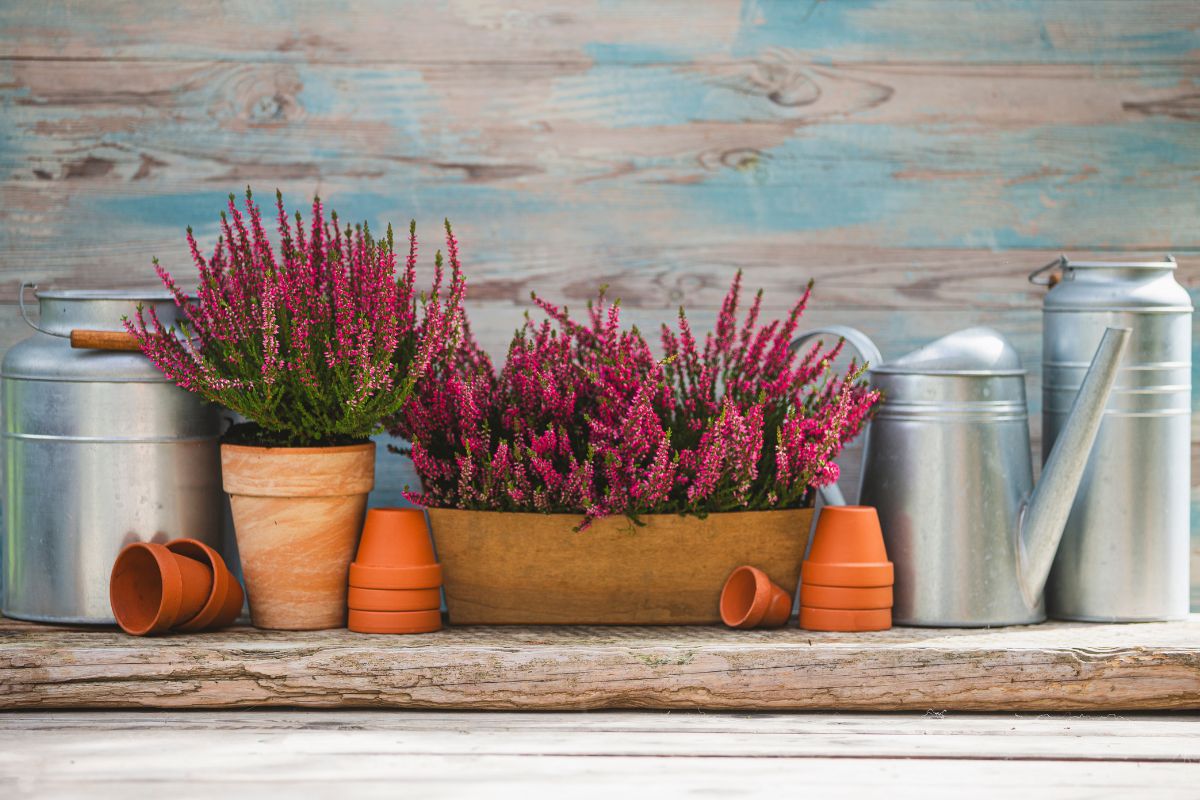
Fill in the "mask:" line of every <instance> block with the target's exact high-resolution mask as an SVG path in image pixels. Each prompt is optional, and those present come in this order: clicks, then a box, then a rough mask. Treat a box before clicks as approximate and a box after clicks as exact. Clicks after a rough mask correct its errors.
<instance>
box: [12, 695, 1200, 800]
mask: <svg viewBox="0 0 1200 800" xmlns="http://www.w3.org/2000/svg"><path fill="white" fill-rule="evenodd" d="M1198 727H1200V722H1197V720H1195V719H1181V718H1177V717H1163V716H1161V715H1159V716H1147V715H1139V716H1134V717H1129V718H1126V717H1122V718H1118V717H1115V716H1114V715H1107V716H1105V717H1086V716H1079V715H1070V716H1051V715H1040V716H1038V717H1036V718H1035V717H1029V716H1021V715H1012V714H1005V715H993V716H980V715H967V716H964V715H953V714H948V715H942V714H936V715H928V714H927V715H920V716H916V715H896V714H889V715H882V714H866V715H863V714H855V715H812V714H802V715H797V714H788V715H767V714H742V715H736V716H734V715H729V714H689V713H681V712H675V713H670V714H651V713H645V712H622V713H593V714H573V715H562V714H545V713H539V714H513V713H502V712H501V713H493V714H483V715H481V714H472V713H442V712H422V713H413V712H396V711H387V712H338V711H324V712H295V711H293V712H244V711H241V712H228V711H227V712H221V713H204V712H190V713H188V714H179V713H178V712H175V713H163V712H145V711H143V712H138V713H136V714H130V713H122V712H112V711H109V712H104V713H99V714H95V713H93V714H88V713H78V712H72V713H53V714H47V713H44V712H37V713H32V714H29V713H7V714H4V715H0V786H3V787H4V788H5V789H6V795H5V796H6V797H13V798H25V797H37V798H48V797H50V798H56V797H63V798H75V797H80V796H84V795H86V796H88V797H102V798H107V797H113V798H120V799H121V800H130V798H141V797H146V798H161V797H163V796H171V797H212V796H214V795H223V796H228V795H230V794H231V793H232V794H235V795H238V796H241V795H246V796H254V797H270V798H273V797H287V798H291V797H295V796H297V795H298V794H299V795H302V796H304V797H321V798H324V797H330V798H345V797H347V796H353V797H376V796H379V797H388V798H392V797H395V796H396V793H397V792H398V791H403V792H404V793H405V794H408V795H417V796H421V797H461V796H463V795H465V794H487V795H488V796H497V795H499V796H518V795H519V796H521V797H537V798H540V797H553V798H559V797H562V796H563V793H564V786H567V787H569V790H568V791H569V794H570V796H571V797H573V798H574V797H584V798H604V799H605V800H607V799H608V798H611V797H612V796H614V794H620V793H629V794H631V796H635V797H641V796H646V795H654V796H660V795H661V796H671V797H674V796H681V795H686V796H693V795H694V796H702V795H711V794H720V795H729V796H739V797H742V796H751V797H759V796H762V797H768V796H770V797H774V796H777V795H778V794H779V791H780V790H779V787H781V786H797V787H803V788H804V789H805V790H806V791H810V792H824V793H831V794H840V795H846V794H852V796H857V795H858V794H860V793H861V794H864V795H865V794H870V795H871V796H884V795H891V796H908V795H910V794H911V795H917V794H919V796H921V797H923V798H961V797H962V796H964V795H966V794H969V796H971V797H979V798H991V797H1000V798H1009V797H1012V796H1014V795H1018V794H1019V795H1020V796H1022V797H1030V798H1041V797H1047V798H1055V800H1058V799H1059V798H1095V797H1110V796H1111V797H1128V796H1135V797H1139V798H1141V797H1155V798H1159V797H1180V798H1191V797H1194V795H1195V782H1196V776H1197V774H1198V773H1200V767H1198V766H1197V764H1196V759H1197V755H1198V752H1197V741H1198V739H1197V733H1196V731H1197V728H1198ZM852 790H853V792H852Z"/></svg>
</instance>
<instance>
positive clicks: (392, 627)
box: [346, 609, 442, 635]
mask: <svg viewBox="0 0 1200 800" xmlns="http://www.w3.org/2000/svg"><path fill="white" fill-rule="evenodd" d="M346 627H348V628H349V629H350V630H351V631H353V632H355V633H368V634H371V633H374V634H398V635H404V634H414V633H434V632H436V631H440V630H441V629H442V612H441V610H435V609H429V610H426V611H359V610H357V609H350V613H349V615H348V618H347V622H346ZM370 628H375V630H370Z"/></svg>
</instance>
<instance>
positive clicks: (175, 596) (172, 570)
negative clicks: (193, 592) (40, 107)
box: [108, 542, 183, 636]
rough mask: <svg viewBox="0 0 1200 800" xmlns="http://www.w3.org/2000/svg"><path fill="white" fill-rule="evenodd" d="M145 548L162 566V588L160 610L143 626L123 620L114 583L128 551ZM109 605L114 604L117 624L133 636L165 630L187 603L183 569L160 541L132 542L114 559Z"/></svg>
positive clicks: (113, 608) (160, 566) (160, 574)
mask: <svg viewBox="0 0 1200 800" xmlns="http://www.w3.org/2000/svg"><path fill="white" fill-rule="evenodd" d="M135 550H136V551H145V552H147V553H149V554H150V556H151V558H153V559H154V561H155V563H156V564H157V566H158V571H159V583H160V586H161V591H160V593H159V599H158V610H157V611H156V612H155V614H154V617H153V618H152V619H151V620H150V624H149V625H146V626H141V627H130V626H129V625H128V624H126V623H125V622H122V621H121V613H120V612H119V611H118V610H117V604H116V603H114V602H113V597H112V583H113V578H115V577H116V575H117V567H119V566H120V565H121V561H122V560H123V559H124V558H125V557H126V556H125V554H126V553H129V552H133V551H135ZM108 580H109V590H108V595H109V606H110V607H111V608H112V611H113V617H114V618H116V620H117V625H119V626H120V628H121V630H123V631H125V632H126V633H128V634H130V635H131V636H146V635H149V634H154V633H163V632H165V631H167V630H169V629H170V628H171V626H172V625H174V624H175V618H176V617H178V616H179V609H180V607H181V606H182V604H183V575H182V573H180V571H179V566H178V565H177V564H176V563H175V561H174V557H173V556H171V552H170V551H169V550H168V549H167V548H166V547H164V546H163V545H161V544H158V543H157V542H130V543H129V544H127V545H125V546H124V547H122V548H121V552H120V553H118V554H117V560H116V561H115V562H113V568H112V572H111V573H110V574H109V579H108Z"/></svg>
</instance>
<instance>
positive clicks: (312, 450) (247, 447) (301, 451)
mask: <svg viewBox="0 0 1200 800" xmlns="http://www.w3.org/2000/svg"><path fill="white" fill-rule="evenodd" d="M221 449H222V450H226V449H228V450H243V451H246V452H255V453H257V452H262V451H267V452H270V453H287V454H289V455H297V456H307V455H314V454H315V455H319V454H321V453H326V454H328V453H353V452H356V451H360V450H363V449H370V450H374V449H375V443H374V442H362V443H360V444H339V445H334V446H332V447H265V446H262V445H256V444H225V443H222V444H221Z"/></svg>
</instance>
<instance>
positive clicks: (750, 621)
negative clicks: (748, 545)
mask: <svg viewBox="0 0 1200 800" xmlns="http://www.w3.org/2000/svg"><path fill="white" fill-rule="evenodd" d="M747 574H748V575H750V576H751V578H753V580H754V596H753V597H752V598H751V599H750V603H749V604H748V605H747V606H746V608H745V611H744V613H743V614H742V615H741V616H740V617H733V616H732V615H729V616H726V607H725V598H726V593H727V592H728V591H730V587H731V586H732V584H733V582H734V581H735V580H737V579H738V576H739V575H747ZM720 604H721V605H720V612H721V621H722V622H724V623H725V624H726V625H728V626H729V627H731V628H754V627H756V626H757V625H758V624H759V623H760V622H762V618H763V617H764V616H765V615H766V613H767V607H768V606H769V605H770V604H771V579H770V577H768V576H767V573H765V572H763V571H762V570H761V569H759V568H758V567H752V566H750V565H748V564H743V565H742V566H740V567H737V568H736V569H734V571H733V572H731V573H729V577H728V578H726V579H725V585H724V586H723V587H721V599H720Z"/></svg>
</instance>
